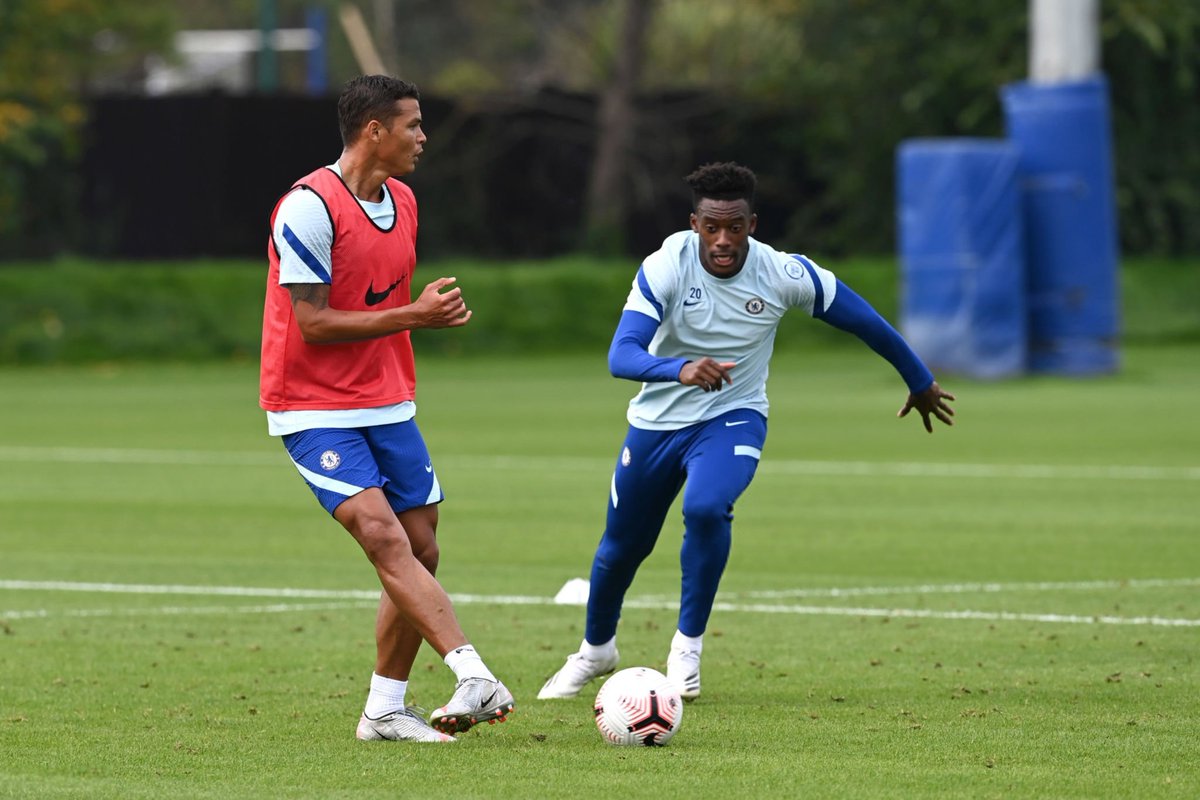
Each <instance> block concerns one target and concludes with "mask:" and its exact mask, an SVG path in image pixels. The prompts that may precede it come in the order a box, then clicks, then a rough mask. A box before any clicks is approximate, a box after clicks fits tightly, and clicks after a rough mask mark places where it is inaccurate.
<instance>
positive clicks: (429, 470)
mask: <svg viewBox="0 0 1200 800" xmlns="http://www.w3.org/2000/svg"><path fill="white" fill-rule="evenodd" d="M425 471H426V472H433V464H426V465H425Z"/></svg>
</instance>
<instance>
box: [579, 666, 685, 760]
mask: <svg viewBox="0 0 1200 800" xmlns="http://www.w3.org/2000/svg"><path fill="white" fill-rule="evenodd" d="M682 721H683V700H682V699H681V698H680V697H679V690H678V689H676V688H675V685H674V684H672V683H671V682H670V681H669V680H667V676H666V675H663V674H662V673H661V672H656V671H655V670H652V669H650V668H649V667H630V668H629V669H623V670H621V671H620V672H617V673H615V674H614V675H613V676H612V677H611V678H609V679H608V680H606V681H605V682H604V685H603V686H601V687H600V691H599V693H598V694H597V695H596V727H597V728H599V729H600V734H601V735H602V736H603V737H604V738H605V739H607V740H608V741H610V742H612V743H613V744H619V745H645V746H646V747H654V746H661V745H665V744H666V743H667V742H669V741H670V740H671V737H672V736H674V735H675V732H676V731H677V730H679V723H680V722H682Z"/></svg>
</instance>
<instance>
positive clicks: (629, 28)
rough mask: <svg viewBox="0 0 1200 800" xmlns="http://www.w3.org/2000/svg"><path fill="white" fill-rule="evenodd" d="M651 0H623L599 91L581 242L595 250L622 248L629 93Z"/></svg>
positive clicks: (633, 117)
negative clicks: (618, 28)
mask: <svg viewBox="0 0 1200 800" xmlns="http://www.w3.org/2000/svg"><path fill="white" fill-rule="evenodd" d="M652 5H653V4H652V2H651V0H625V2H624V5H623V9H622V21H621V31H620V36H619V38H618V40H617V48H616V52H615V58H614V60H613V61H614V63H613V67H612V70H613V76H612V80H611V81H609V82H608V84H607V86H605V88H604V89H603V90H602V91H601V94H600V114H599V118H598V120H597V123H596V154H595V156H594V158H593V160H592V173H591V180H590V182H589V186H588V198H587V200H588V203H587V220H586V223H585V224H586V231H585V236H584V239H585V242H586V243H587V245H588V247H589V249H591V250H594V251H599V252H609V253H621V252H624V250H625V247H624V236H623V231H624V227H625V214H626V208H627V207H628V204H627V202H626V200H627V198H628V188H627V187H628V184H629V179H628V173H629V170H630V167H631V159H630V150H631V148H632V146H633V142H634V131H635V130H636V128H637V107H636V105H635V104H634V93H635V92H636V91H637V89H638V81H639V78H640V76H641V71H642V64H643V63H644V62H645V57H646V40H647V38H648V37H647V35H646V32H647V28H648V27H649V23H650V16H651V12H652Z"/></svg>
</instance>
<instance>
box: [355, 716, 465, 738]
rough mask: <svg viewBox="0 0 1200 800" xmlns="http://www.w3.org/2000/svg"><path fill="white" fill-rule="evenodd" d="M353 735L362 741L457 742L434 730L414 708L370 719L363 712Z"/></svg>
mask: <svg viewBox="0 0 1200 800" xmlns="http://www.w3.org/2000/svg"><path fill="white" fill-rule="evenodd" d="M354 735H355V736H356V737H357V738H359V739H362V740H363V741H364V742H371V741H379V740H381V739H390V740H392V741H396V742H457V741H458V740H457V739H455V738H454V737H453V736H448V735H446V734H444V733H442V732H441V731H435V730H434V729H433V728H432V727H430V725H429V723H428V722H426V721H425V717H424V715H423V714H422V713H421V712H420V711H419V710H416V709H412V708H404V709H401V710H399V711H393V712H392V713H391V714H384V715H383V716H382V717H380V718H379V719H371V718H370V717H368V716H367V715H366V714H363V715H362V717H361V718H359V720H358V730H356V731H355V732H354Z"/></svg>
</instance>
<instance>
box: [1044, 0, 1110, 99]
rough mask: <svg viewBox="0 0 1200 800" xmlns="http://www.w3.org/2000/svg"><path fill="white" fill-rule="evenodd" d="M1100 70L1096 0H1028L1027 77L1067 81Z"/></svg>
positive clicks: (1098, 5) (1081, 77)
mask: <svg viewBox="0 0 1200 800" xmlns="http://www.w3.org/2000/svg"><path fill="white" fill-rule="evenodd" d="M1099 71H1100V4H1099V2H1097V0H1029V80H1030V82H1032V83H1067V82H1070V81H1077V80H1081V79H1083V78H1088V77H1091V76H1093V75H1095V74H1097V73H1098V72H1099Z"/></svg>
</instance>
